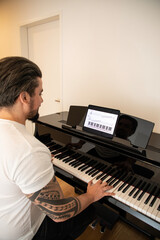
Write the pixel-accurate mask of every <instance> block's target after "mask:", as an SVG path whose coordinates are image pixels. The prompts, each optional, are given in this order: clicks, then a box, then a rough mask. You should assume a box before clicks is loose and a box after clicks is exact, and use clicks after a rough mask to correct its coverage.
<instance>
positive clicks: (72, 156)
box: [62, 153, 80, 163]
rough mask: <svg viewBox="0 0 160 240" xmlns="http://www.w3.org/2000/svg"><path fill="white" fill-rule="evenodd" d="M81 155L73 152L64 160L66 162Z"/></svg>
mask: <svg viewBox="0 0 160 240" xmlns="http://www.w3.org/2000/svg"><path fill="white" fill-rule="evenodd" d="M79 156H80V154H78V153H73V154H72V155H71V156H68V158H66V159H64V160H62V162H66V163H67V162H68V161H70V160H73V159H74V158H77V157H79Z"/></svg>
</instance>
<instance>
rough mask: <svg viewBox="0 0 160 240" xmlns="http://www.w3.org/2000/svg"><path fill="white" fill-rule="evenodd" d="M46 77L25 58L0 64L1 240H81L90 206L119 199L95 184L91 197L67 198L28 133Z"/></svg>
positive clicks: (47, 157)
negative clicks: (26, 124)
mask: <svg viewBox="0 0 160 240" xmlns="http://www.w3.org/2000/svg"><path fill="white" fill-rule="evenodd" d="M42 92H43V88H42V74H41V71H40V69H39V68H38V66H37V65H36V64H34V63H33V62H31V61H29V60H28V59H25V58H22V57H8V58H4V59H1V60H0V156H1V157H0V239H1V240H20V239H23V240H30V239H34V240H35V239H38V240H49V239H56V240H57V239H60V240H63V239H75V238H77V237H78V236H79V235H80V234H81V233H82V231H84V230H85V228H86V226H87V224H89V223H90V222H91V221H92V220H93V214H92V213H93V212H92V211H91V210H90V207H91V206H90V207H88V206H89V205H91V204H92V203H93V202H95V201H97V200H99V199H101V198H103V197H104V196H109V195H113V194H112V193H109V192H107V191H108V190H109V189H110V188H111V187H109V186H107V184H106V183H102V182H101V181H98V182H97V183H96V184H92V182H89V184H88V187H87V192H86V193H84V194H82V195H79V196H78V197H69V198H64V197H63V193H62V190H61V188H60V186H59V184H58V182H57V181H56V178H55V175H54V169H53V166H52V164H51V154H50V152H49V150H48V148H47V147H46V146H44V145H43V144H42V143H41V142H39V141H38V140H37V139H36V138H35V137H34V136H32V135H30V134H29V133H28V132H27V131H26V129H25V122H26V120H27V119H33V118H35V116H38V109H39V107H40V105H41V103H42V102H43V99H42Z"/></svg>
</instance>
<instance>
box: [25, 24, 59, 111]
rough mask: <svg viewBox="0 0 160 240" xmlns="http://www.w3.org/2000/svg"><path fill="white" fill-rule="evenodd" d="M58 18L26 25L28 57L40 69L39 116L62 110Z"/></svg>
mask: <svg viewBox="0 0 160 240" xmlns="http://www.w3.org/2000/svg"><path fill="white" fill-rule="evenodd" d="M59 32H60V31H59V20H54V21H50V22H47V23H41V24H38V25H36V26H32V27H28V34H27V35H28V57H29V59H30V60H32V61H34V62H35V63H36V64H37V65H38V66H39V67H40V69H41V71H42V80H43V90H44V91H43V100H44V102H43V103H42V105H41V107H40V111H39V113H40V116H44V115H48V114H52V113H55V112H60V111H62V104H61V83H60V34H59Z"/></svg>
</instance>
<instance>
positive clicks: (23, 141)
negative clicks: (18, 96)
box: [0, 119, 54, 240]
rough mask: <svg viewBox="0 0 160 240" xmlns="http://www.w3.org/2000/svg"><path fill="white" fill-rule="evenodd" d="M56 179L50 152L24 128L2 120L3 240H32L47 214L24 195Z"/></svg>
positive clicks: (0, 214) (0, 237)
mask: <svg viewBox="0 0 160 240" xmlns="http://www.w3.org/2000/svg"><path fill="white" fill-rule="evenodd" d="M53 175H54V170H53V166H52V164H51V155H50V152H49V150H48V148H47V147H46V146H45V145H43V144H42V143H41V142H39V141H38V140H37V139H36V138H35V137H34V136H32V135H31V134H29V133H28V132H27V130H26V128H25V126H24V125H22V124H19V123H17V122H14V121H9V120H3V119H0V240H22V239H23V240H30V239H32V238H33V236H34V235H35V233H36V232H37V230H38V229H39V227H40V225H41V223H42V221H43V219H44V217H45V214H44V213H42V211H40V210H39V208H38V207H36V206H35V205H34V204H33V203H31V201H30V200H29V199H28V198H27V197H26V196H25V195H24V194H30V193H34V192H36V191H38V190H40V189H42V188H43V187H44V186H46V185H47V184H48V183H49V181H50V180H51V179H52V177H53Z"/></svg>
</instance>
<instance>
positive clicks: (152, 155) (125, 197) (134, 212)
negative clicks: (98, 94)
mask: <svg viewBox="0 0 160 240" xmlns="http://www.w3.org/2000/svg"><path fill="white" fill-rule="evenodd" d="M107 109H108V108H107ZM99 110H104V112H105V110H106V109H104V108H102V109H101V108H99ZM87 111H88V108H87V107H84V106H82V107H81V106H71V107H70V111H69V113H68V112H61V113H55V114H51V115H48V116H44V117H40V118H39V119H38V121H37V123H36V128H35V129H36V131H35V135H36V137H37V138H39V139H40V140H41V141H43V142H44V143H45V144H46V146H47V147H48V148H49V149H50V151H51V153H52V155H53V165H54V168H55V170H56V174H57V176H59V177H61V178H62V179H63V180H65V181H67V182H68V183H70V184H72V185H73V186H74V187H77V188H78V189H81V190H82V191H85V190H86V187H87V183H88V182H89V181H90V180H92V181H93V183H94V182H96V181H98V180H99V179H101V180H102V181H106V182H107V183H108V184H109V185H112V186H113V188H112V190H111V191H114V192H115V195H114V196H113V197H106V198H104V199H103V201H101V202H100V204H102V205H103V206H104V207H106V208H107V206H109V207H110V208H113V209H114V210H116V211H117V213H118V214H119V216H120V217H121V218H122V217H123V218H124V217H125V219H127V221H128V222H130V223H131V222H132V225H134V226H135V227H137V228H140V229H141V230H143V232H145V233H146V234H148V235H150V236H152V237H155V236H156V237H157V236H158V237H160V177H159V176H160V135H159V134H156V133H154V132H153V127H154V123H152V122H149V121H147V120H143V119H140V118H138V117H134V116H129V115H127V114H122V113H121V114H118V115H119V117H118V118H117V124H116V125H115V126H116V127H115V131H114V136H113V138H110V137H109V138H108V137H107V136H104V135H99V134H98V135H96V133H95V131H93V132H92V131H89V132H88V131H85V128H84V127H83V125H84V121H85V116H86V113H87ZM98 114H99V113H98ZM101 116H102V119H101V118H100V117H99V116H98V117H97V118H95V116H94V117H93V118H92V119H91V120H92V122H93V124H95V127H96V128H98V127H100V128H102V129H103V126H105V124H104V118H103V117H104V116H105V117H106V115H103V114H101ZM109 117H110V116H109ZM90 122H91V121H90ZM100 125H101V126H100ZM131 218H132V219H131ZM134 219H136V220H139V221H140V223H138V226H137V225H136V223H135V222H134ZM132 220H133V221H132ZM141 223H142V224H141ZM141 225H142V226H141Z"/></svg>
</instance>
